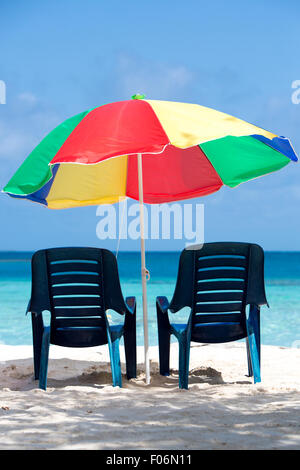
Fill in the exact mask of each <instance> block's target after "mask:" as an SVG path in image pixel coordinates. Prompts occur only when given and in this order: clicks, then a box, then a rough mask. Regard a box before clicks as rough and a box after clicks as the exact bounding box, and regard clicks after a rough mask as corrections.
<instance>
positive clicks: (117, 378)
mask: <svg viewBox="0 0 300 470" xmlns="http://www.w3.org/2000/svg"><path fill="white" fill-rule="evenodd" d="M119 343H120V338H116V339H114V340H113V341H112V356H113V357H112V362H113V367H112V376H113V387H122V373H121V361H120V347H119Z"/></svg>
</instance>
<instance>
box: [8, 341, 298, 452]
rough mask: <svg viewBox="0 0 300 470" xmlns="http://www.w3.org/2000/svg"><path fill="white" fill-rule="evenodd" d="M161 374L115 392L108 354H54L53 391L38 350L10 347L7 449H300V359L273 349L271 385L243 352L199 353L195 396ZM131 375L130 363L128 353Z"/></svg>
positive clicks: (266, 360)
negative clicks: (42, 383)
mask: <svg viewBox="0 0 300 470" xmlns="http://www.w3.org/2000/svg"><path fill="white" fill-rule="evenodd" d="M171 357H172V363H171V366H172V374H171V376H170V377H162V376H160V375H159V374H158V362H157V359H158V351H157V348H155V347H153V348H151V370H152V380H151V385H150V386H146V385H145V383H144V380H143V379H144V375H143V366H142V362H143V350H142V349H141V348H138V362H139V366H138V377H137V379H135V380H131V381H127V380H126V378H125V376H124V378H123V388H122V389H120V388H113V387H112V386H111V375H110V369H109V363H108V352H107V347H106V346H102V347H97V348H90V349H69V348H59V347H55V346H52V347H51V348H50V362H49V374H48V377H49V378H48V389H47V391H43V390H40V389H39V388H38V386H37V382H35V381H34V380H33V366H32V348H31V347H30V346H6V345H1V346H0V377H1V391H0V416H1V419H0V448H1V449H105V450H110V449H300V419H299V418H300V393H299V392H300V372H299V371H300V349H292V348H281V347H275V346H263V348H262V379H263V381H262V383H261V384H256V385H253V384H252V381H251V379H250V378H248V377H247V376H246V375H245V374H246V373H247V364H246V351H245V346H244V344H243V343H232V344H228V345H199V344H193V345H192V349H191V364H190V388H189V390H188V391H186V390H179V389H178V367H177V357H178V356H177V345H176V344H172V352H171ZM122 361H123V364H122V367H123V368H124V354H123V351H122Z"/></svg>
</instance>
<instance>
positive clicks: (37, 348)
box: [31, 313, 44, 380]
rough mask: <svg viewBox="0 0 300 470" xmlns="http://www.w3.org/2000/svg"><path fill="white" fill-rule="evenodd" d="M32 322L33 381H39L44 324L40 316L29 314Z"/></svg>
mask: <svg viewBox="0 0 300 470" xmlns="http://www.w3.org/2000/svg"><path fill="white" fill-rule="evenodd" d="M31 321H32V338H33V365H34V380H38V379H39V375H40V363H41V350H42V340H43V331H44V322H43V317H42V315H41V314H39V315H37V314H36V313H32V314H31Z"/></svg>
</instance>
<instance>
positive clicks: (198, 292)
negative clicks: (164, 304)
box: [170, 242, 267, 339]
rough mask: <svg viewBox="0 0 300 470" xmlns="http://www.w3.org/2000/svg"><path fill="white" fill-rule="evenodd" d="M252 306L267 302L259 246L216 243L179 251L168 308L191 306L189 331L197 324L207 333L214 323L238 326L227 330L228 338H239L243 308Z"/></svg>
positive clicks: (173, 309) (177, 308)
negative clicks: (204, 326) (204, 328)
mask: <svg viewBox="0 0 300 470" xmlns="http://www.w3.org/2000/svg"><path fill="white" fill-rule="evenodd" d="M252 303H253V304H256V305H263V304H265V303H267V301H266V297H265V288H264V252H263V250H262V248H261V247H260V246H259V245H256V244H250V243H233V242H219V243H206V244H204V245H203V247H202V248H201V249H197V248H195V249H193V247H189V248H188V249H186V250H183V252H182V254H181V257H180V262H179V272H178V278H177V284H176V288H175V292H174V296H173V299H172V301H171V304H170V309H171V310H172V311H173V312H175V311H178V310H179V309H180V308H183V307H184V306H189V307H191V309H192V314H193V315H192V325H193V329H195V327H196V326H197V325H200V324H201V325H206V326H207V327H208V328H207V331H209V330H210V328H209V327H210V326H214V327H216V323H222V324H223V325H224V324H227V325H232V326H234V325H238V327H234V328H231V331H230V335H231V337H232V338H233V336H235V338H236V339H237V338H238V337H243V336H244V335H245V307H246V305H247V304H252ZM202 329H203V328H202ZM234 331H235V333H234ZM214 332H216V328H214V330H213V329H211V334H212V335H214V334H215V333H214ZM230 335H229V336H230ZM208 336H209V335H208Z"/></svg>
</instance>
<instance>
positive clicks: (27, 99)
mask: <svg viewBox="0 0 300 470" xmlns="http://www.w3.org/2000/svg"><path fill="white" fill-rule="evenodd" d="M18 99H19V100H20V101H21V102H22V103H24V104H27V105H29V106H34V105H35V104H36V103H37V102H38V99H37V97H36V96H35V95H34V94H33V93H31V92H24V93H20V94H19V95H18Z"/></svg>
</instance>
